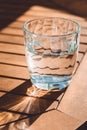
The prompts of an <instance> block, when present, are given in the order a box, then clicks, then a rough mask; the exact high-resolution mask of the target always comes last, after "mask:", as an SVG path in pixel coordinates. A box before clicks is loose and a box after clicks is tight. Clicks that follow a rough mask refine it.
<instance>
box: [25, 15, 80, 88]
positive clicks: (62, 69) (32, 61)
mask: <svg viewBox="0 0 87 130" xmlns="http://www.w3.org/2000/svg"><path fill="white" fill-rule="evenodd" d="M23 31H24V39H25V51H26V60H27V65H28V69H29V73H30V79H31V82H32V84H33V85H34V86H35V87H36V88H39V89H42V90H54V89H59V90H61V89H63V88H65V87H67V86H69V84H70V82H71V80H72V77H73V74H74V72H75V65H76V60H77V55H78V46H79V36H80V25H79V23H77V22H75V21H73V20H69V19H66V18H57V17H51V18H50V17H44V18H38V19H34V20H30V21H27V22H25V23H24V26H23Z"/></svg>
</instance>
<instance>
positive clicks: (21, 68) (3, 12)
mask: <svg viewBox="0 0 87 130" xmlns="http://www.w3.org/2000/svg"><path fill="white" fill-rule="evenodd" d="M42 16H50V17H53V16H55V17H64V18H69V19H72V20H76V21H78V22H79V23H80V24H81V26H82V31H81V38H80V47H79V54H78V60H77V66H76V73H75V75H74V77H73V80H72V83H71V85H70V86H69V87H68V88H67V89H64V90H62V91H60V92H59V91H53V92H49V91H44V92H43V93H42V92H41V91H40V90H38V89H36V88H34V87H33V86H32V85H31V83H30V80H29V78H30V77H29V72H28V69H27V65H26V60H25V50H24V39H23V31H22V26H23V23H24V22H25V21H27V20H30V19H34V18H38V17H42ZM0 51H1V54H0V62H1V64H0V75H1V79H0V130H22V129H23V130H45V129H46V130H74V129H76V128H79V127H80V126H82V124H84V122H85V121H86V119H87V17H86V16H85V17H83V16H79V15H75V14H73V13H70V12H69V11H66V10H65V9H63V8H62V7H59V6H58V5H57V4H55V2H52V1H50V0H48V1H47V0H38V1H35V0H32V1H31V0H21V1H19V0H9V1H8V2H7V1H6V0H1V1H0ZM28 88H29V89H28ZM27 91H28V94H27ZM32 91H34V92H35V93H32Z"/></svg>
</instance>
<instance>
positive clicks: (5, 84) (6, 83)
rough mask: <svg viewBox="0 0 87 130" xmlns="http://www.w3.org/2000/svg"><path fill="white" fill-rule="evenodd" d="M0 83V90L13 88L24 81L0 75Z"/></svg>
mask: <svg viewBox="0 0 87 130" xmlns="http://www.w3.org/2000/svg"><path fill="white" fill-rule="evenodd" d="M0 80H1V85H0V91H1V90H3V91H7V92H9V91H11V90H12V89H15V88H16V87H17V86H19V85H20V84H22V83H23V82H25V80H17V79H15V78H14V79H11V78H5V77H1V78H0ZM5 93H6V92H5Z"/></svg>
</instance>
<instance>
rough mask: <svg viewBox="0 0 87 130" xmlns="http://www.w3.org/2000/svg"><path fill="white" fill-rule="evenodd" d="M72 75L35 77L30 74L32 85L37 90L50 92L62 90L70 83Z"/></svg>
mask: <svg viewBox="0 0 87 130" xmlns="http://www.w3.org/2000/svg"><path fill="white" fill-rule="evenodd" d="M71 78H72V75H70V76H52V75H37V74H31V81H32V83H33V84H34V85H35V86H36V87H37V88H39V89H42V90H52V89H59V90H61V89H63V88H65V87H67V86H68V85H69V84H70V82H71Z"/></svg>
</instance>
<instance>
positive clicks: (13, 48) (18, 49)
mask: <svg viewBox="0 0 87 130" xmlns="http://www.w3.org/2000/svg"><path fill="white" fill-rule="evenodd" d="M0 51H1V52H8V53H14V54H15V53H16V54H23V55H24V54H25V48H24V46H21V45H16V44H9V43H2V42H1V43H0Z"/></svg>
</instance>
